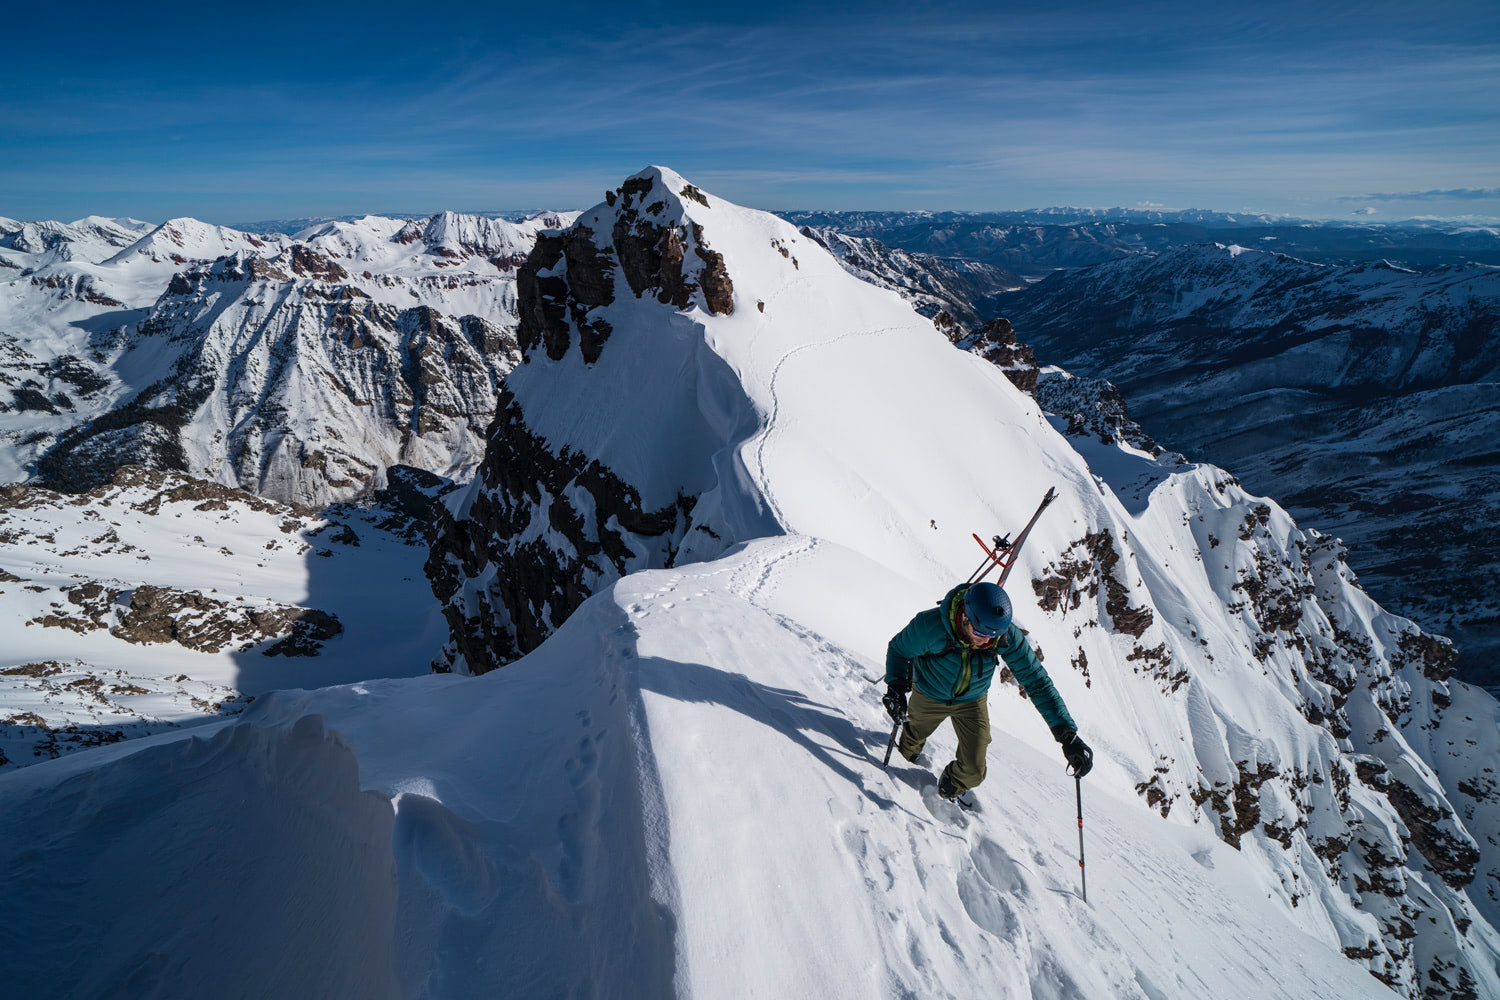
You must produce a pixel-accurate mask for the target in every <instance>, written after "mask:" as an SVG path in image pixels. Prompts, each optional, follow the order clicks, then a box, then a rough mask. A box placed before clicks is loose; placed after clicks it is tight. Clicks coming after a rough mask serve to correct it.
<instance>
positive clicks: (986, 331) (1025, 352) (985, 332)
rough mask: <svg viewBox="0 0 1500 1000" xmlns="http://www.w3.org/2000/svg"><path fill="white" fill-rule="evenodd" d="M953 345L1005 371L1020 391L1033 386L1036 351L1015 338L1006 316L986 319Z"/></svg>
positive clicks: (1033, 388) (1028, 390)
mask: <svg viewBox="0 0 1500 1000" xmlns="http://www.w3.org/2000/svg"><path fill="white" fill-rule="evenodd" d="M939 329H942V327H941V326H939ZM957 345H958V347H959V349H961V350H965V351H969V352H970V353H972V354H977V355H979V356H980V357H981V358H984V359H985V360H986V361H988V362H990V363H991V364H993V365H995V366H996V367H998V368H999V369H1000V370H1001V371H1003V372H1005V377H1006V378H1008V379H1010V381H1011V384H1012V385H1014V386H1015V387H1016V388H1017V389H1020V390H1021V391H1022V392H1025V393H1031V392H1034V391H1035V390H1036V383H1037V365H1036V354H1035V352H1033V351H1032V349H1031V348H1030V347H1027V346H1026V345H1025V344H1020V343H1017V342H1016V332H1015V330H1014V329H1012V328H1011V325H1010V320H1007V319H993V320H990V321H989V322H988V323H986V324H985V325H984V326H982V327H980V328H979V329H978V330H977V331H975V332H974V333H971V334H968V335H966V336H962V337H960V338H959V339H958V340H957ZM1044 408H1045V407H1044Z"/></svg>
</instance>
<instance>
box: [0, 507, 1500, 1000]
mask: <svg viewBox="0 0 1500 1000" xmlns="http://www.w3.org/2000/svg"><path fill="white" fill-rule="evenodd" d="M840 580H842V581H858V583H859V596H860V600H859V601H857V602H851V601H830V600H828V599H827V592H828V587H829V584H830V581H840ZM929 597H930V595H929V594H928V593H927V591H926V589H925V587H922V586H917V585H915V584H914V583H913V581H911V580H910V579H907V578H904V577H902V576H900V575H898V574H894V573H891V572H890V571H889V570H888V569H886V568H885V567H883V566H882V565H880V564H879V563H878V562H875V561H872V560H870V559H868V558H866V557H864V556H862V555H860V554H858V553H856V552H853V551H850V550H847V549H844V548H841V547H839V546H836V545H833V544H830V543H827V542H822V541H819V540H816V539H811V538H808V537H806V536H787V537H784V538H774V539H762V540H758V541H754V542H751V543H748V544H747V545H745V546H743V547H740V548H738V549H737V550H736V551H735V552H733V553H730V554H728V555H727V556H725V557H724V558H722V559H720V560H715V561H711V562H701V563H695V564H692V565H688V566H682V567H679V568H677V569H674V570H663V571H656V572H646V573H638V574H634V575H632V576H631V577H629V578H628V579H626V580H623V581H620V582H619V583H617V584H616V585H614V586H613V587H610V588H607V591H606V592H605V593H601V594H599V595H598V596H596V597H595V598H594V599H592V600H590V601H587V602H585V604H584V605H582V606H581V607H580V608H579V610H578V612H577V613H576V614H575V615H574V616H573V617H572V618H571V619H570V620H569V621H568V622H567V623H566V624H565V625H564V626H563V627H562V628H561V629H559V630H558V631H557V633H556V634H555V635H553V636H552V638H551V639H549V640H548V642H547V643H546V644H545V645H544V646H543V647H541V648H540V649H538V650H537V651H536V652H534V653H533V654H531V655H530V656H528V657H526V658H524V659H522V660H520V661H518V662H517V663H515V664H513V665H511V666H510V667H507V668H506V669H504V670H500V671H495V672H493V673H491V674H488V675H486V676H484V677H480V678H466V677H453V676H437V677H425V678H414V679H408V680H394V681H370V682H365V683H360V684H356V685H351V686H345V687H337V688H326V689H323V690H320V691H301V692H282V693H277V694H273V695H269V696H267V697H264V698H261V699H258V700H257V701H256V703H255V704H254V705H252V706H251V708H250V709H249V710H248V711H247V712H246V714H245V716H244V719H243V722H242V723H240V724H237V725H231V726H228V727H225V728H221V729H219V730H218V731H217V732H215V733H213V734H212V736H211V738H208V739H206V740H202V741H194V742H192V743H186V744H185V743H181V742H179V743H178V744H176V745H172V746H161V745H159V744H156V745H148V744H140V743H137V744H133V745H121V746H115V747H108V748H104V749H102V750H99V751H94V752H92V753H91V754H90V755H88V756H87V757H81V756H80V757H74V758H72V759H70V760H67V761H59V762H56V763H54V764H51V765H43V766H41V767H37V768H31V769H28V770H27V771H23V772H19V773H17V774H13V775H11V776H9V777H8V778H5V779H0V844H3V845H4V847H3V848H0V850H3V851H5V852H8V853H6V854H5V855H4V859H5V860H8V861H16V862H18V861H20V860H21V859H25V864H24V865H17V866H13V867H11V868H10V870H12V871H17V870H19V877H14V878H10V879H7V880H5V882H4V883H3V884H0V902H3V903H4V904H5V905H6V906H7V907H8V912H24V913H25V914H26V916H27V919H26V920H23V921H13V922H6V923H5V924H4V925H3V926H0V944H3V945H4V946H5V952H4V953H5V954H6V955H7V956H8V959H9V960H8V963H7V966H8V972H9V973H10V979H9V980H8V981H9V982H11V983H13V984H17V985H18V987H19V988H25V987H30V986H33V985H35V986H36V989H33V990H31V992H36V991H37V990H39V989H41V986H42V985H46V986H48V987H51V988H53V989H56V988H58V987H59V986H61V987H62V988H63V989H66V987H67V986H68V985H70V984H74V983H94V982H99V981H104V980H106V979H107V978H108V977H114V978H115V979H117V980H118V979H120V977H122V976H124V975H128V974H134V975H135V976H136V977H137V978H136V979H135V980H133V981H134V982H139V983H140V984H141V985H142V989H143V990H144V989H145V988H147V987H149V986H152V985H156V986H158V987H163V986H164V985H180V986H182V987H183V991H184V992H189V993H191V992H195V990H194V989H193V988H191V987H196V986H197V985H199V984H200V983H201V982H202V980H201V979H199V978H198V977H199V976H202V975H206V974H207V971H206V970H208V969H210V968H214V969H217V970H218V975H219V976H220V981H219V982H218V983H217V988H218V989H219V990H220V991H221V992H222V991H225V990H227V991H228V992H230V993H234V992H235V991H236V989H238V987H239V986H240V985H242V984H243V986H244V989H245V990H246V991H247V994H248V995H257V996H258V995H309V996H311V995H327V996H367V995H375V996H378V995H385V993H386V992H387V991H389V992H391V993H395V994H396V995H401V996H426V997H432V998H450V997H451V998H460V997H472V996H476V995H487V994H489V993H492V992H494V991H495V990H497V989H499V990H500V991H501V992H502V993H504V994H506V995H509V994H510V993H514V994H516V995H522V996H547V997H550V996H577V997H590V998H622V1000H623V998H635V997H643V996H650V997H670V996H693V997H698V998H702V1000H731V998H733V1000H738V998H743V997H747V996H817V997H822V998H828V1000H856V998H858V1000H868V998H869V997H886V996H892V997H941V998H962V1000H970V998H973V1000H978V998H981V997H995V996H1020V997H1037V998H1047V1000H1066V998H1072V997H1079V996H1087V997H1120V998H1123V1000H1200V998H1202V997H1204V996H1246V997H1253V996H1262V995H1267V991H1268V990H1272V991H1273V992H1275V991H1279V992H1280V993H1281V994H1283V995H1286V996H1295V997H1328V998H1335V997H1337V998H1340V1000H1345V998H1366V997H1368V998H1371V1000H1374V998H1377V997H1389V996H1391V995H1392V994H1391V993H1390V992H1389V991H1388V990H1387V989H1386V988H1385V987H1384V986H1382V985H1381V984H1380V983H1378V982H1376V980H1374V979H1373V978H1371V977H1370V976H1369V975H1368V974H1367V973H1366V972H1365V971H1364V969H1363V967H1362V965H1361V964H1359V963H1356V962H1353V961H1350V960H1348V959H1346V958H1345V957H1344V956H1342V955H1341V954H1339V953H1338V951H1337V950H1336V949H1334V948H1332V947H1330V946H1329V945H1328V944H1327V943H1326V942H1324V941H1320V940H1319V939H1318V938H1317V937H1316V936H1315V935H1312V934H1309V933H1307V930H1306V928H1305V927H1304V926H1301V925H1300V924H1299V920H1298V919H1297V918H1298V917H1300V916H1301V915H1302V914H1306V913H1307V912H1308V910H1309V909H1311V907H1310V906H1308V905H1306V904H1304V906H1303V907H1302V908H1301V909H1300V910H1299V911H1289V910H1288V909H1287V908H1286V907H1285V904H1284V902H1282V901H1281V899H1280V898H1279V895H1278V898H1277V899H1274V900H1273V899H1271V898H1268V897H1269V896H1270V895H1271V894H1272V892H1273V891H1275V892H1277V893H1278V894H1279V884H1278V882H1277V880H1276V879H1275V877H1274V876H1272V875H1270V874H1268V873H1267V872H1266V871H1265V869H1264V867H1263V863H1262V860H1261V858H1260V855H1259V854H1258V853H1256V852H1255V851H1253V850H1245V851H1239V852H1237V851H1235V850H1233V849H1232V848H1231V847H1230V846H1228V845H1226V844H1225V843H1223V842H1221V841H1220V840H1219V839H1217V837H1216V836H1215V833H1214V831H1213V830H1211V829H1210V828H1209V827H1208V826H1207V825H1205V824H1197V825H1193V824H1184V823H1170V822H1165V821H1163V820H1162V819H1161V818H1160V817H1159V816H1157V815H1156V813H1155V812H1154V811H1151V810H1146V809H1143V808H1141V807H1140V806H1138V805H1137V804H1136V803H1135V801H1134V797H1133V796H1132V794H1131V792H1130V790H1129V787H1128V786H1123V785H1121V784H1120V782H1119V780H1118V775H1116V776H1114V777H1111V778H1108V779H1106V780H1100V779H1094V778H1091V779H1090V781H1089V782H1088V783H1087V785H1086V786H1085V789H1084V803H1085V811H1086V815H1087V836H1088V838H1089V840H1088V848H1089V854H1088V856H1089V868H1088V888H1089V894H1088V895H1089V902H1088V903H1087V904H1085V903H1084V902H1083V901H1082V900H1081V899H1080V898H1079V894H1078V889H1079V886H1078V866H1077V860H1076V848H1077V840H1076V835H1077V830H1076V826H1075V823H1074V819H1073V788H1072V782H1071V781H1069V780H1068V779H1067V777H1066V775H1065V774H1063V771H1062V762H1061V760H1060V758H1059V757H1058V755H1057V753H1056V750H1055V748H1054V747H1053V746H1052V745H1051V741H1050V737H1049V736H1048V735H1047V734H1046V733H1045V732H1043V731H1042V730H1041V727H1040V724H1039V723H1038V722H1036V721H1035V720H1034V716H1035V713H1034V712H1032V711H1031V709H1030V707H1029V706H1028V705H1027V704H1026V702H1024V701H1023V700H1022V699H1021V698H1020V697H1019V696H1018V695H1017V694H1016V693H1015V692H1014V691H1013V690H1012V689H1004V690H1001V691H998V692H997V693H996V694H995V695H994V696H993V705H994V716H995V718H996V720H997V723H998V722H1000V721H1002V720H1003V722H1004V724H1003V725H997V728H996V733H995V737H996V738H995V743H994V745H993V746H992V748H991V760H992V763H993V766H992V775H991V778H990V779H989V781H988V782H987V783H986V785H985V786H984V790H983V797H982V800H981V806H980V811H979V812H977V813H964V812H961V811H959V810H958V809H957V808H955V807H954V806H952V805H950V804H947V803H944V802H942V801H940V800H939V799H938V798H937V797H936V794H935V780H934V777H933V775H932V774H931V773H930V772H928V771H925V770H921V769H917V768H912V767H908V766H905V765H904V764H899V763H898V764H897V765H895V766H893V767H892V769H891V771H890V772H889V773H882V772H881V771H880V769H879V766H878V753H879V748H880V746H881V745H882V743H883V738H884V733H885V732H886V731H887V730H888V726H887V720H886V717H885V715H884V713H883V712H882V710H881V708H880V705H879V701H878V693H879V692H878V689H877V688H876V687H875V686H873V685H871V684H870V683H869V682H868V680H867V678H868V676H869V675H870V674H871V673H872V672H874V671H876V670H878V669H879V663H880V660H881V658H882V646H883V642H884V639H883V636H882V635H881V634H880V632H879V631H878V630H876V629H875V628H872V625H873V624H875V623H877V622H882V621H885V620H887V619H893V618H900V617H902V616H904V615H906V614H907V613H908V611H909V610H910V609H911V608H912V607H913V606H914V605H919V604H925V603H927V602H928V600H929ZM1098 728H1099V727H1098V726H1097V725H1096V729H1098ZM1100 745H1101V746H1104V747H1107V746H1108V745H1109V744H1108V743H1101V744H1100ZM951 750H952V741H951V736H949V735H948V734H947V733H940V734H938V735H937V736H935V737H934V740H933V742H932V750H931V753H933V754H934V755H941V754H946V753H948V752H950V751H951ZM1111 752H1112V753H1113V751H1111ZM127 755H129V756H127ZM356 761H357V763H358V774H357V777H356V775H355V773H354V764H355V762H356ZM1108 766H1110V767H1113V765H1108ZM361 790H363V791H361ZM381 800H385V801H386V802H388V803H389V805H385V804H384V803H383V802H382V801H381ZM85 804H86V806H87V815H88V816H89V817H90V818H92V819H95V820H97V825H87V824H82V823H79V822H77V821H76V820H75V819H72V818H68V817H72V816H76V815H77V812H76V811H77V810H78V809H79V808H80V807H81V806H84V805H85ZM49 819H51V820H53V821H52V822H50V823H49V822H47V820H49ZM272 827H274V829H273V828H272ZM83 870H87V871H89V872H90V873H92V877H91V878H90V879H89V880H88V881H87V882H84V883H81V884H80V883H72V884H71V885H70V886H68V887H67V888H65V889H63V890H61V891H60V890H59V889H58V888H57V887H56V885H55V884H54V880H56V879H68V878H70V877H72V876H74V875H76V874H77V873H78V872H80V871H83ZM193 873H196V874H193ZM280 900H286V904H285V908H281V909H278V908H277V901H280ZM168 908H170V912H168ZM122 915H128V916H129V919H128V924H129V926H128V927H126V928H124V932H123V933H121V932H119V931H117V930H116V924H117V922H118V921H119V920H120V919H122ZM304 918H305V919H304ZM64 923H66V924H67V925H68V926H70V927H72V928H74V930H73V931H72V932H71V937H70V938H67V939H64V938H62V937H60V936H59V935H58V934H57V933H56V930H55V928H56V927H57V926H58V925H61V924H64ZM161 928H171V929H173V930H172V931H171V936H170V938H169V939H168V938H167V935H166V933H164V932H163V931H162V930H161ZM1475 933H1477V931H1476V932H1475ZM168 940H170V943H171V947H168V945H167V943H166V942H167V941H168ZM72 941H81V942H85V943H86V944H90V945H93V946H92V947H84V948H82V949H71V948H69V943H70V942H72ZM223 955H230V956H233V957H234V958H235V959H236V960H237V963H238V964H237V966H236V969H237V970H238V971H235V972H234V973H233V974H232V975H233V981H232V982H231V981H230V980H229V979H225V978H224V977H225V976H229V975H231V974H230V973H227V972H225V971H224V967H223V965H222V963H221V961H220V959H221V956H223ZM314 955H315V956H317V959H316V960H315V961H314V960H312V959H311V958H310V957H309V956H314ZM59 963H65V965H59ZM59 968H60V969H62V970H63V971H62V973H61V974H55V973H53V972H52V970H54V969H59ZM45 974H53V975H55V978H54V979H52V980H47V979H45V978H44V975H45ZM1453 978H1454V979H1455V981H1457V978H1458V977H1457V975H1454V977H1453ZM497 984H501V985H500V986H499V987H497ZM1481 985H1485V984H1484V983H1483V982H1482V983H1481ZM43 991H44V992H45V990H43ZM196 992H201V990H196ZM1481 995H1482V994H1481Z"/></svg>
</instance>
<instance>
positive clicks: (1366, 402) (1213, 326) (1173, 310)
mask: <svg viewBox="0 0 1500 1000" xmlns="http://www.w3.org/2000/svg"><path fill="white" fill-rule="evenodd" d="M1004 308H1005V311H1006V314H1007V316H1008V317H1009V319H1010V320H1011V321H1012V322H1013V323H1014V324H1015V326H1016V329H1017V331H1018V334H1019V336H1020V337H1021V338H1022V339H1024V340H1026V341H1027V342H1028V343H1030V344H1032V346H1033V347H1034V348H1035V349H1036V350H1037V351H1038V352H1039V354H1040V355H1041V356H1042V357H1043V358H1044V359H1045V360H1046V361H1048V362H1050V363H1054V364H1058V365H1062V366H1064V367H1066V368H1068V369H1069V370H1070V371H1072V372H1074V373H1075V374H1083V373H1087V374H1089V375H1093V376H1102V377H1105V378H1108V379H1110V380H1111V381H1112V382H1114V383H1115V384H1116V385H1117V386H1119V388H1120V391H1121V392H1122V393H1123V394H1124V396H1125V397H1126V398H1128V399H1129V400H1130V405H1131V409H1132V412H1133V414H1134V416H1135V418H1136V419H1137V420H1139V421H1141V422H1142V423H1143V424H1144V425H1145V426H1146V428H1147V430H1149V431H1150V433H1151V434H1152V435H1154V436H1155V437H1156V438H1157V439H1158V440H1159V441H1161V442H1162V443H1163V444H1164V445H1166V446H1168V447H1171V448H1176V449H1179V450H1182V451H1184V452H1187V453H1189V454H1191V455H1193V456H1195V457H1201V458H1206V459H1209V460H1211V461H1214V462H1216V463H1217V464H1219V465H1221V466H1224V467H1226V468H1229V469H1232V470H1233V471H1234V472H1235V474H1236V475H1238V476H1239V477H1240V478H1241V479H1243V480H1244V481H1245V482H1246V483H1247V484H1248V485H1249V486H1250V487H1251V488H1252V489H1254V490H1257V491H1261V492H1269V493H1274V494H1275V495H1276V496H1277V497H1278V498H1279V499H1281V500H1282V501H1283V502H1284V503H1286V505H1287V506H1288V509H1290V510H1292V511H1293V512H1294V513H1295V514H1296V516H1297V517H1298V518H1299V520H1301V521H1303V522H1305V523H1310V524H1314V525H1317V526H1318V527H1319V528H1321V529H1322V530H1324V531H1327V532H1329V533H1330V534H1336V535H1338V536H1339V537H1341V538H1342V539H1343V540H1344V541H1345V542H1346V543H1347V544H1348V546H1349V548H1350V551H1351V552H1352V553H1353V556H1352V558H1353V562H1354V565H1355V566H1356V567H1357V568H1358V569H1359V572H1360V575H1361V577H1362V579H1363V581H1364V584H1365V586H1366V587H1367V588H1368V589H1369V591H1370V592H1371V593H1372V594H1373V595H1375V596H1376V598H1377V599H1379V600H1381V601H1382V602H1386V603H1389V604H1390V605H1392V606H1393V607H1398V608H1400V609H1402V611H1403V612H1404V613H1405V614H1408V615H1410V616H1411V617H1413V618H1415V619H1416V620H1418V621H1420V622H1422V623H1423V624H1424V626H1425V627H1428V628H1430V629H1432V630H1434V631H1441V632H1443V633H1445V634H1449V635H1451V636H1452V637H1453V638H1454V640H1455V642H1456V643H1457V646H1458V652H1459V654H1460V665H1461V667H1462V668H1463V669H1464V671H1465V676H1467V677H1469V678H1470V679H1471V680H1474V681H1476V682H1484V683H1494V682H1495V679H1496V676H1497V675H1496V674H1495V670H1494V668H1493V661H1494V660H1495V657H1494V655H1493V654H1494V653H1495V652H1496V651H1497V650H1500V627H1497V625H1496V622H1497V621H1500V619H1497V617H1496V613H1495V612H1496V607H1497V603H1496V600H1495V597H1494V595H1495V593H1496V592H1497V589H1500V536H1497V535H1496V533H1495V531H1494V530H1493V524H1494V522H1495V520H1496V517H1497V516H1500V507H1497V504H1496V500H1495V497H1496V496H1497V495H1500V477H1497V475H1496V473H1495V467H1496V466H1495V454H1496V451H1495V447H1494V440H1495V438H1496V436H1497V434H1500V396H1497V395H1496V392H1495V385H1494V383H1495V373H1496V370H1497V366H1500V353H1497V348H1496V344H1497V343H1500V340H1497V338H1496V336H1495V334H1496V331H1497V330H1500V269H1496V268H1494V267H1485V266H1481V265H1466V266H1461V267H1448V268H1443V269H1440V270H1436V271H1432V272H1428V273H1423V274H1417V273H1412V272H1409V271H1403V270H1400V269H1397V268H1393V267H1390V266H1387V265H1384V264H1372V265H1363V266H1360V267H1352V268H1351V267H1330V266H1324V265H1317V264H1309V263H1306V262H1304V261H1300V260H1295V259H1293V258H1290V257H1285V256H1280V255H1277V254H1270V253H1264V252H1258V251H1248V250H1243V249H1241V248H1238V247H1222V246H1210V247H1196V248H1184V249H1181V250H1174V251H1171V252H1168V253H1163V254H1161V255H1159V256H1156V257H1137V258H1132V259H1130V260H1127V261H1121V262H1117V263H1114V264H1109V265H1105V266H1101V267H1098V268H1092V269H1089V270H1085V271H1082V272H1079V273H1077V274H1073V275H1064V276H1058V277H1054V278H1052V279H1051V280H1048V281H1046V282H1043V283H1041V284H1039V285H1037V286H1036V287H1035V288H1033V289H1031V290H1029V291H1027V292H1024V293H1021V294H1020V295H1018V296H1014V297H1010V298H1007V299H1006V300H1005V302H1004Z"/></svg>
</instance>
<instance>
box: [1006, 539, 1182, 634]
mask: <svg viewBox="0 0 1500 1000" xmlns="http://www.w3.org/2000/svg"><path fill="white" fill-rule="evenodd" d="M1119 562H1120V552H1119V550H1118V549H1117V548H1115V544H1114V538H1113V536H1112V535H1110V534H1109V533H1108V532H1105V531H1099V532H1090V533H1089V534H1087V535H1085V536H1084V537H1082V538H1080V539H1078V540H1077V541H1075V542H1073V543H1072V544H1071V545H1069V546H1068V548H1067V549H1066V550H1064V552H1063V554H1062V556H1061V558H1059V559H1058V561H1057V562H1056V563H1054V564H1050V565H1049V566H1048V568H1047V575H1045V576H1043V577H1041V578H1039V579H1035V580H1032V582H1031V586H1032V589H1033V590H1034V591H1036V595H1037V598H1038V604H1039V605H1040V606H1041V608H1042V609H1043V610H1044V611H1057V612H1065V611H1068V610H1072V609H1076V608H1078V607H1079V606H1080V605H1081V604H1082V602H1083V598H1084V597H1085V596H1087V597H1089V598H1096V597H1098V595H1099V588H1100V586H1101V584H1102V586H1103V587H1104V593H1105V601H1104V610H1105V611H1106V612H1107V613H1108V614H1109V620H1110V622H1111V623H1112V624H1113V625H1114V627H1115V628H1116V629H1117V630H1118V631H1120V632H1125V633H1127V634H1129V635H1132V636H1134V637H1135V638H1137V639H1139V638H1140V637H1141V636H1142V635H1144V634H1145V633H1146V629H1148V628H1150V627H1151V623H1152V622H1153V621H1154V620H1155V615H1154V614H1153V613H1152V611H1151V609H1150V608H1149V607H1146V606H1144V605H1143V606H1141V607H1131V605H1130V595H1129V592H1128V591H1127V590H1126V589H1125V585H1124V584H1123V583H1121V582H1120V580H1119V579H1118V577H1117V575H1116V572H1115V570H1116V567H1117V566H1118V564H1119Z"/></svg>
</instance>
